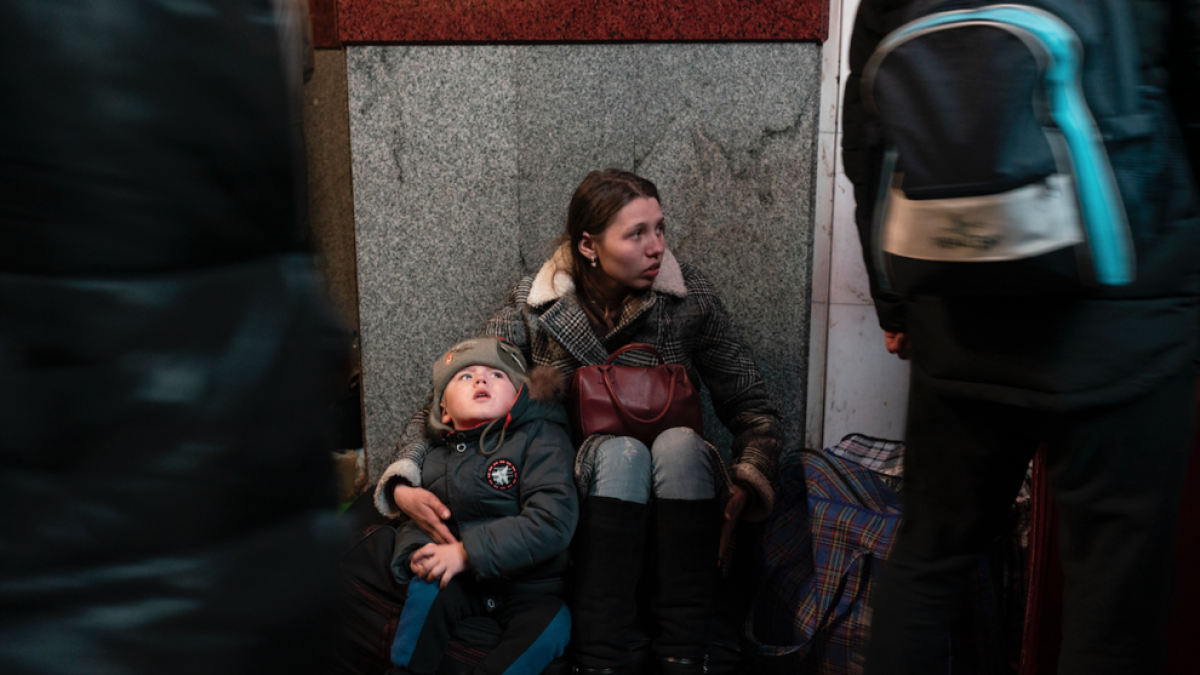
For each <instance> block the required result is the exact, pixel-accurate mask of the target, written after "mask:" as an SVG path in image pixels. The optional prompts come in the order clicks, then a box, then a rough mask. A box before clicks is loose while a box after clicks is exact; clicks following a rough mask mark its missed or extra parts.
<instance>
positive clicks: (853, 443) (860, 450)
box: [829, 434, 904, 489]
mask: <svg viewBox="0 0 1200 675" xmlns="http://www.w3.org/2000/svg"><path fill="white" fill-rule="evenodd" d="M829 452H830V453H831V454H833V455H836V456H838V457H841V458H842V459H845V460H848V461H851V462H854V463H855V464H858V465H860V466H864V467H866V468H868V469H870V470H871V471H873V472H875V473H877V474H883V475H884V476H890V477H892V478H896V479H900V478H902V477H903V476H904V444H903V443H901V442H900V441H889V440H886V439H883V438H872V437H870V436H864V435H862V434H849V435H847V436H846V437H845V438H843V439H842V440H841V442H840V443H838V444H837V445H835V446H833V447H832V448H829ZM889 484H892V483H891V482H890V481H889ZM892 487H894V488H896V489H899V487H900V486H899V485H898V484H892Z"/></svg>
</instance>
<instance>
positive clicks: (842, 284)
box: [804, 0, 908, 448]
mask: <svg viewBox="0 0 1200 675" xmlns="http://www.w3.org/2000/svg"><path fill="white" fill-rule="evenodd" d="M858 2H859V0H831V5H830V8H829V39H828V40H827V41H826V42H825V45H824V47H823V54H822V64H821V66H822V68H821V77H822V80H821V119H820V122H819V124H820V131H819V133H820V138H819V150H818V152H819V153H820V158H819V167H820V173H819V174H818V176H817V211H816V226H815V234H814V237H815V240H814V243H813V266H812V267H813V285H812V289H813V295H812V297H813V305H812V319H811V329H810V335H811V336H812V337H811V342H810V345H809V354H810V357H809V381H808V393H809V396H808V411H807V424H806V425H805V429H806V433H805V439H804V445H805V447H808V448H819V447H828V446H830V445H833V444H834V443H837V442H838V440H840V439H841V438H842V436H845V435H846V434H848V433H851V432H860V433H864V434H868V435H871V436H879V437H882V438H896V439H899V438H903V436H904V411H905V408H906V407H907V405H908V363H907V362H904V361H900V360H899V359H898V358H896V357H895V356H893V355H891V354H888V353H887V351H886V350H884V348H883V331H882V330H880V328H879V323H878V322H877V321H876V319H875V311H874V308H873V307H872V305H871V295H870V292H869V290H868V288H867V276H866V272H865V270H864V269H863V263H862V248H861V246H860V245H859V242H858V234H857V232H856V231H855V227H854V194H853V191H852V189H851V186H850V182H849V181H848V180H847V179H846V176H845V174H844V173H843V172H842V161H841V150H840V148H841V140H842V131H841V129H842V125H841V115H840V114H839V107H840V105H841V100H842V90H843V83H844V80H845V78H844V77H843V74H844V73H846V71H847V65H846V51H847V48H848V47H849V42H850V30H851V28H852V26H853V23H854V14H855V12H856V11H857V9H858Z"/></svg>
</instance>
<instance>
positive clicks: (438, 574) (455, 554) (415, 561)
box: [408, 542, 467, 588]
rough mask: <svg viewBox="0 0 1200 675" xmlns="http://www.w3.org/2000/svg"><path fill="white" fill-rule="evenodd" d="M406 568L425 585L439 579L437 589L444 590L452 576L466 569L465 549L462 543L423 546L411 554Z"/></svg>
mask: <svg viewBox="0 0 1200 675" xmlns="http://www.w3.org/2000/svg"><path fill="white" fill-rule="evenodd" d="M408 566H409V567H410V568H412V571H413V573H414V574H416V575H417V576H418V577H420V578H421V580H422V581H424V582H426V583H433V581H434V580H435V579H438V578H440V579H441V580H442V583H441V584H439V585H438V588H445V587H446V584H448V583H450V580H451V579H453V578H454V575H456V574H458V573H459V572H462V571H463V570H465V569H467V549H465V548H463V545H462V542H454V543H453V544H425V545H424V546H422V547H421V548H419V549H417V552H416V553H413V554H412V559H411V560H410V561H409V563H408Z"/></svg>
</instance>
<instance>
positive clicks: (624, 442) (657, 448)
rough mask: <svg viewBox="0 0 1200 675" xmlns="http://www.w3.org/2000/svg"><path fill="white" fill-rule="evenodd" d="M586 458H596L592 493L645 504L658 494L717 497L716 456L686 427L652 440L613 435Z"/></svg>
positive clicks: (588, 491)
mask: <svg viewBox="0 0 1200 675" xmlns="http://www.w3.org/2000/svg"><path fill="white" fill-rule="evenodd" d="M582 461H584V462H588V463H590V464H591V471H586V472H581V473H584V474H585V475H590V476H591V484H590V485H581V486H579V487H580V490H581V491H582V492H585V493H586V494H587V495H588V496H589V497H612V498H615V499H620V500H622V501H627V502H635V503H638V504H645V503H647V502H649V501H650V496H651V495H653V496H654V497H656V498H658V499H689V500H696V499H712V498H713V497H715V496H716V488H715V487H714V484H713V466H712V456H711V455H710V452H709V449H708V444H706V443H705V442H704V439H703V438H701V437H700V436H699V435H698V434H697V433H696V432H695V431H692V430H691V429H689V428H687V427H675V428H673V429H667V430H666V431H664V432H662V433H661V434H659V435H658V438H656V439H654V443H653V445H651V447H649V448H647V447H646V444H644V443H642V442H641V441H639V440H637V439H634V438H631V437H629V436H618V437H617V438H610V439H609V440H607V441H604V442H603V443H601V444H600V445H599V446H598V447H597V448H596V450H595V451H593V452H592V453H591V454H590V455H589V456H588V457H585V458H584V459H583V460H582Z"/></svg>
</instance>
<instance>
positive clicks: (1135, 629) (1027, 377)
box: [843, 0, 1200, 675]
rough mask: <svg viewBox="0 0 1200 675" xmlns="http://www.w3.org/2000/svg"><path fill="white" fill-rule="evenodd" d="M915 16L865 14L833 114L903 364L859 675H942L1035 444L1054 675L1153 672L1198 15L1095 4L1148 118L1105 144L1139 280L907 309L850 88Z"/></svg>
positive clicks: (1185, 282) (1188, 215)
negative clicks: (1116, 23)
mask: <svg viewBox="0 0 1200 675" xmlns="http://www.w3.org/2000/svg"><path fill="white" fill-rule="evenodd" d="M1100 4H1101V3H1099V2H1097V3H1096V4H1095V5H1094V6H1096V7H1099V6H1100ZM965 6H966V3H964V4H963V5H962V7H965ZM914 7H917V3H915V2H911V1H909V0H863V3H862V5H861V6H860V8H859V10H858V16H857V17H856V19H855V25H854V32H853V37H852V42H851V45H850V59H849V63H850V69H851V73H850V77H849V79H848V81H847V88H846V100H845V106H844V120H845V136H844V143H843V152H844V159H845V166H846V174H847V176H848V177H849V178H850V179H851V181H852V182H853V183H854V187H855V200H856V202H857V206H858V208H857V218H856V219H857V224H858V228H859V232H860V235H861V237H862V240H863V249H864V250H865V251H867V252H868V255H867V258H868V261H867V266H868V269H869V270H870V272H871V286H872V293H873V295H874V298H875V306H876V310H877V312H878V315H879V320H880V325H881V326H882V327H883V329H884V331H885V339H886V347H887V349H888V351H889V352H892V353H896V354H899V355H900V357H901V358H908V357H909V356H910V355H911V358H912V381H911V390H910V395H909V410H908V427H907V449H906V455H905V467H904V469H905V485H904V492H903V500H904V520H903V524H902V525H901V527H900V530H899V534H898V538H897V541H896V544H895V546H894V548H893V551H892V555H891V557H890V558H889V560H888V562H887V565H886V568H885V570H884V572H883V575H882V577H881V580H880V587H879V589H878V592H877V595H876V597H875V600H874V602H873V605H874V611H873V617H872V624H871V640H870V645H869V647H868V649H867V653H866V662H865V671H864V672H866V673H868V674H869V675H879V674H881V673H909V674H913V675H929V674H932V673H939V672H945V671H946V665H947V664H946V656H947V653H948V650H947V637H948V627H949V624H950V621H951V618H952V615H953V609H954V604H955V600H956V595H957V593H958V591H959V589H960V588H961V587H962V581H963V579H964V577H965V573H966V571H967V570H968V569H969V568H970V567H971V566H972V564H973V562H974V561H975V559H976V558H977V556H978V555H979V554H980V553H981V552H982V551H983V550H984V549H985V547H986V546H987V545H988V543H989V542H990V541H991V539H992V537H994V536H995V534H996V533H997V530H998V527H999V526H1000V524H1001V522H1002V521H1003V519H1004V516H1005V513H1006V511H1007V509H1008V507H1009V505H1010V504H1011V503H1012V501H1013V498H1014V497H1015V495H1016V492H1017V490H1018V487H1019V485H1020V483H1021V480H1022V477H1023V476H1024V474H1025V470H1026V466H1027V464H1028V462H1029V460H1030V458H1031V456H1032V455H1033V453H1034V452H1035V450H1036V449H1037V448H1038V447H1039V445H1040V444H1042V443H1043V442H1044V443H1045V448H1046V453H1047V455H1046V460H1047V466H1048V478H1049V481H1050V485H1051V487H1052V489H1053V492H1054V498H1055V501H1056V504H1057V506H1058V509H1059V514H1060V518H1061V520H1060V523H1061V530H1060V553H1061V558H1062V563H1063V568H1064V571H1065V574H1066V589H1065V598H1064V601H1065V609H1064V616H1063V635H1062V647H1061V657H1060V666H1059V670H1058V672H1059V673H1061V674H1062V675H1075V674H1077V673H1088V674H1089V675H1099V674H1102V673H1157V672H1160V670H1161V667H1162V659H1163V655H1164V651H1165V641H1164V634H1165V627H1166V617H1167V612H1168V610H1169V608H1170V599H1171V587H1172V583H1173V579H1174V572H1173V560H1174V556H1173V542H1174V533H1175V523H1176V518H1177V510H1178V505H1179V497H1180V493H1181V490H1182V482H1183V478H1184V473H1185V471H1184V469H1185V466H1186V461H1187V450H1188V447H1189V444H1190V441H1191V439H1192V433H1193V424H1194V419H1193V417H1194V410H1195V390H1196V369H1195V359H1196V352H1197V349H1196V348H1197V327H1198V321H1200V312H1198V311H1197V310H1198V305H1197V298H1198V293H1200V284H1198V282H1200V279H1198V267H1197V263H1198V262H1200V213H1198V212H1197V189H1196V182H1195V180H1194V176H1195V172H1194V168H1195V167H1197V166H1200V164H1198V163H1197V160H1198V159H1200V152H1198V150H1200V143H1198V142H1200V127H1198V123H1200V114H1198V113H1200V109H1198V108H1197V106H1196V102H1197V95H1200V2H1196V1H1195V0H1188V1H1182V0H1181V1H1176V2H1165V1H1164V2H1131V3H1123V2H1112V1H1106V2H1105V3H1104V7H1105V9H1104V10H1103V11H1122V12H1128V16H1129V17H1130V21H1128V22H1126V24H1125V25H1128V24H1129V23H1132V24H1133V25H1132V27H1133V28H1134V30H1135V31H1136V35H1137V39H1136V46H1137V48H1138V53H1137V54H1136V55H1135V59H1134V60H1135V61H1136V62H1137V63H1138V65H1139V66H1140V67H1139V73H1138V76H1139V77H1140V81H1141V88H1140V89H1139V90H1138V92H1137V93H1138V95H1139V97H1140V101H1141V105H1142V108H1141V110H1140V111H1139V112H1140V113H1141V114H1143V115H1145V116H1146V119H1148V120H1149V121H1150V126H1149V127H1148V129H1149V130H1150V131H1149V132H1148V133H1149V134H1150V136H1149V138H1150V142H1140V139H1136V138H1135V139H1134V140H1135V141H1138V142H1130V139H1129V138H1126V139H1125V141H1126V143H1125V144H1122V143H1121V142H1120V141H1117V142H1111V143H1109V153H1110V156H1111V157H1112V158H1113V168H1114V171H1115V172H1116V175H1117V179H1118V184H1119V186H1120V191H1121V197H1122V199H1123V200H1124V203H1125V207H1126V210H1127V212H1128V214H1129V218H1130V226H1131V229H1133V231H1134V233H1135V235H1134V236H1135V243H1136V247H1135V248H1136V250H1137V256H1138V257H1137V270H1138V276H1137V280H1136V281H1135V282H1134V283H1133V284H1131V285H1129V286H1125V287H1116V288H1106V289H1103V290H1098V291H1096V292H1094V293H1092V294H1083V295H1076V296H1058V297H1054V296H1050V297H1041V298H1031V297H988V298H979V297H969V296H960V297H947V296H934V295H913V296H908V297H900V296H896V295H890V294H888V293H886V292H885V291H883V290H882V288H881V285H880V283H879V280H878V279H877V278H876V274H877V272H876V270H875V269H873V267H872V261H871V259H870V258H871V255H870V253H869V252H870V251H871V250H872V249H873V247H874V246H875V244H876V242H873V241H872V240H871V235H872V215H873V214H872V211H873V204H874V202H875V195H876V194H877V188H878V185H877V183H878V181H879V176H880V167H881V158H882V156H883V147H882V132H881V125H880V123H879V121H878V119H877V118H875V117H873V116H872V115H870V114H869V113H868V111H867V108H866V107H865V106H864V103H863V99H862V97H861V94H860V82H861V80H862V74H863V71H864V68H865V67H866V64H867V61H868V59H869V58H870V57H871V55H872V53H873V52H874V50H875V47H876V45H878V44H879V42H880V41H881V39H882V38H883V36H885V35H887V34H888V33H890V32H891V31H892V30H894V29H896V28H898V27H899V26H900V25H901V24H903V23H904V22H905V21H907V20H908V18H910V16H909V11H910V10H912V9H913V8H914ZM1177 117H1178V118H1179V120H1180V121H1181V122H1182V124H1179V123H1178V122H1177ZM1181 126H1182V128H1183V131H1184V134H1183V139H1184V140H1181V134H1180V127H1181ZM1189 156H1190V167H1189ZM996 666H997V671H999V668H1000V664H996Z"/></svg>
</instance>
